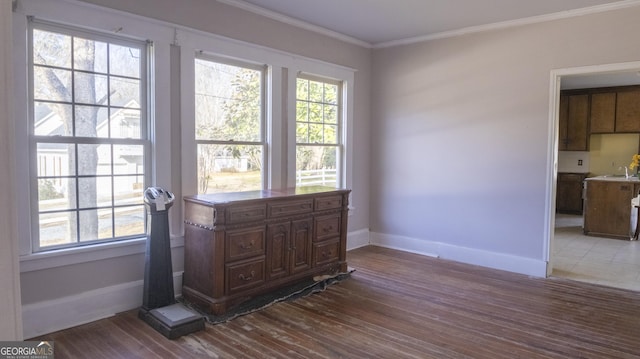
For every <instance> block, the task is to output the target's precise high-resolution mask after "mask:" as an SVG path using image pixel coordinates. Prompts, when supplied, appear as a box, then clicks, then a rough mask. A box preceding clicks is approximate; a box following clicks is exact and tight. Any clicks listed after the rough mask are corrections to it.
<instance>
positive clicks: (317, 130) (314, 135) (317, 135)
mask: <svg viewBox="0 0 640 359" xmlns="http://www.w3.org/2000/svg"><path fill="white" fill-rule="evenodd" d="M308 143H324V126H323V125H321V124H313V123H312V124H309V142H308Z"/></svg>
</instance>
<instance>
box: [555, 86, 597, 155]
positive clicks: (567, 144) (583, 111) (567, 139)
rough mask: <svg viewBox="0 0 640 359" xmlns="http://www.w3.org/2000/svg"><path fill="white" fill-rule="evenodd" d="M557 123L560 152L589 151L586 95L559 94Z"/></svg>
mask: <svg viewBox="0 0 640 359" xmlns="http://www.w3.org/2000/svg"><path fill="white" fill-rule="evenodd" d="M558 122H559V123H558V132H559V133H558V135H559V146H558V149H559V150H560V151H588V150H589V131H588V128H589V95H588V94H561V95H560V113H559V121H558Z"/></svg>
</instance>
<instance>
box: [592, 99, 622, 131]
mask: <svg viewBox="0 0 640 359" xmlns="http://www.w3.org/2000/svg"><path fill="white" fill-rule="evenodd" d="M615 130H616V93H615V92H603V93H594V94H592V95H591V106H590V132H591V133H613V132H615Z"/></svg>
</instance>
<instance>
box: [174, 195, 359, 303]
mask: <svg viewBox="0 0 640 359" xmlns="http://www.w3.org/2000/svg"><path fill="white" fill-rule="evenodd" d="M349 193H350V190H346V189H334V188H328V187H302V188H290V189H284V190H267V191H251V192H236V193H221V194H206V195H197V196H189V197H185V198H184V202H185V218H184V223H185V224H186V225H185V243H184V252H185V253H184V257H185V258H184V261H185V263H184V277H183V287H182V294H183V296H184V298H185V299H186V300H188V301H190V302H191V303H193V304H195V305H197V306H198V307H200V308H201V309H203V310H205V311H206V312H209V313H213V314H222V313H224V312H226V311H227V310H228V309H229V308H231V307H233V306H235V305H237V304H240V303H242V302H243V301H245V300H247V299H250V298H251V297H253V296H256V295H259V294H262V293H266V292H269V291H272V290H275V289H278V288H280V287H283V286H286V285H290V284H293V283H295V282H296V281H300V280H304V279H307V278H310V277H313V276H316V275H321V274H333V273H336V272H344V271H346V270H347V262H346V248H347V245H346V244H347V217H348V204H349V203H348V202H349Z"/></svg>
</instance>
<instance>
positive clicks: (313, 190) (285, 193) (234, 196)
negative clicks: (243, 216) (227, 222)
mask: <svg viewBox="0 0 640 359" xmlns="http://www.w3.org/2000/svg"><path fill="white" fill-rule="evenodd" d="M348 192H350V190H347V189H340V188H333V187H326V186H307V187H295V188H285V189H278V190H261V191H246V192H227V193H209V194H199V195H195V196H186V197H184V200H185V201H190V202H204V203H208V204H224V203H233V202H238V201H251V200H260V199H277V198H283V197H294V196H307V195H322V194H327V195H330V194H342V193H348Z"/></svg>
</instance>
